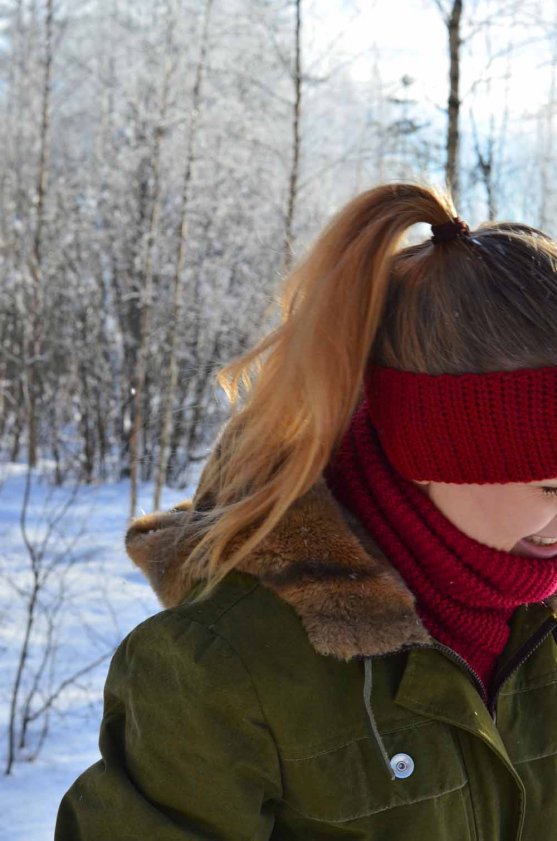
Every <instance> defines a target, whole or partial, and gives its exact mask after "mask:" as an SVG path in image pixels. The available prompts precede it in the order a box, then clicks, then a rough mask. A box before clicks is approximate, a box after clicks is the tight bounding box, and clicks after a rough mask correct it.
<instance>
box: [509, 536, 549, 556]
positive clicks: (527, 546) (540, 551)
mask: <svg viewBox="0 0 557 841" xmlns="http://www.w3.org/2000/svg"><path fill="white" fill-rule="evenodd" d="M513 555H524V556H525V557H526V558H554V557H555V556H557V543H555V544H554V545H553V546H540V545H538V544H535V543H530V542H529V541H527V540H524V538H523V539H522V540H519V541H518V543H517V544H516V545H515V547H514V549H513Z"/></svg>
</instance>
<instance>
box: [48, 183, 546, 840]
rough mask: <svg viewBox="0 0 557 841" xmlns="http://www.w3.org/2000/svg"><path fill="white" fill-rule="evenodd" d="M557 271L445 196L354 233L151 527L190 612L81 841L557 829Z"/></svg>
mask: <svg viewBox="0 0 557 841" xmlns="http://www.w3.org/2000/svg"><path fill="white" fill-rule="evenodd" d="M416 223H427V224H429V225H431V226H432V232H433V236H432V237H431V238H428V239H426V240H425V241H424V242H421V243H420V244H417V245H412V246H407V247H405V248H400V242H401V239H402V237H403V235H404V234H405V232H406V231H407V229H408V228H410V227H411V226H412V225H414V224H416ZM556 257H557V244H556V243H555V242H554V241H552V240H551V239H550V238H549V237H548V236H546V235H545V234H543V233H542V232H540V231H537V230H535V229H532V228H529V227H528V226H526V225H518V224H514V223H495V222H490V223H485V224H483V225H481V226H480V227H479V228H478V229H477V230H476V231H473V232H471V231H470V230H469V228H468V226H467V225H466V223H464V222H463V221H462V220H460V219H459V218H458V217H457V215H456V211H455V208H454V206H453V204H452V201H451V198H450V195H448V194H447V193H444V192H442V191H438V190H436V189H434V188H431V187H428V186H424V185H420V184H410V183H408V184H406V183H395V184H388V185H383V186H380V187H377V188H375V189H371V190H368V191H366V192H364V193H362V194H360V195H358V196H357V197H356V198H355V199H353V200H352V201H351V202H350V203H349V204H348V205H347V206H346V207H345V208H343V209H342V210H341V211H340V212H339V213H338V214H337V215H336V216H335V217H334V218H333V220H332V221H331V222H330V224H329V225H328V226H327V227H326V229H325V230H324V231H323V233H322V234H321V236H320V237H319V238H318V239H317V241H316V242H315V243H314V245H313V247H312V248H311V250H310V251H309V252H308V254H307V256H306V257H305V258H304V259H303V260H302V261H300V262H299V264H298V265H297V266H296V267H295V269H294V271H293V272H292V274H291V275H290V276H289V278H288V279H287V281H286V283H285V285H284V288H283V295H282V299H281V306H282V321H281V323H280V325H279V326H278V327H277V328H276V329H275V330H274V331H273V332H272V333H270V335H268V336H266V337H264V338H263V339H262V340H261V341H260V342H259V343H258V344H257V346H255V347H254V348H252V349H251V350H250V351H249V352H247V353H245V354H244V355H243V356H242V357H240V358H239V359H237V360H235V361H233V362H232V363H230V364H229V365H228V366H226V367H225V368H223V369H222V371H221V372H220V374H219V382H220V384H221V385H223V386H224V387H225V388H226V389H227V393H228V395H229V398H230V401H231V404H232V415H231V418H230V420H229V421H228V423H227V424H226V426H225V428H224V430H223V432H222V434H221V436H220V439H219V442H218V444H217V446H215V448H214V450H213V452H212V454H211V456H210V458H209V460H208V462H207V464H206V465H205V469H204V471H203V474H202V476H201V480H200V483H199V487H198V489H197V492H196V494H195V496H194V498H193V500H192V501H191V502H184V503H182V504H181V505H178V506H177V507H176V508H175V509H173V510H172V511H169V512H166V513H162V514H161V513H155V514H151V515H147V516H143V517H140V518H138V519H137V520H135V521H134V522H133V524H131V526H130V527H129V529H128V532H127V535H126V547H127V550H128V552H129V554H130V556H131V558H132V560H133V561H134V562H135V563H136V564H138V565H139V566H140V567H141V568H142V569H143V570H144V572H145V574H146V575H147V577H148V579H149V581H150V583H151V585H152V586H153V588H154V590H155V592H156V593H157V595H158V597H159V599H160V602H161V604H162V605H163V607H164V608H166V609H164V610H162V611H161V612H160V613H158V614H156V615H155V616H152V617H150V618H148V619H147V620H146V621H144V622H142V623H141V624H140V625H139V626H138V627H137V628H135V629H134V630H133V631H132V632H131V633H130V634H129V635H128V636H127V637H126V638H125V639H124V640H123V642H122V643H121V644H120V645H119V647H118V648H117V650H116V652H115V654H114V657H113V659H112V662H111V665H110V670H109V673H108V677H107V681H106V688H105V708H104V716H103V720H102V724H101V730H100V741H99V745H100V750H101V754H102V759H101V760H99V761H98V762H97V763H96V764H94V765H93V766H91V767H90V768H89V769H87V770H86V771H85V772H84V773H83V774H82V775H81V776H80V777H79V778H78V779H77V780H76V781H75V782H74V784H73V785H72V786H71V788H70V789H69V791H68V792H67V793H66V794H65V796H64V798H63V800H62V803H61V804H60V808H59V812H58V819H57V826H56V841H123V840H124V839H134V841H136V839H137V840H138V839H157V841H159V839H160V841H192V839H219V841H220V839H227V841H240V839H242V841H243V839H246V841H247V839H267V838H272V839H277V841H298V839H304V841H308V840H309V839H311V841H325V839H327V841H329V840H331V841H332V839H340V838H354V839H369V840H370V841H387V839H388V841H399V839H400V841H402V839H404V841H407V839H408V838H411V839H412V841H416V839H417V840H418V841H420V839H427V841H431V839H435V841H449V839H450V841H455V839H458V841H466V839H470V840H472V839H482V841H487V839H489V841H492V839H493V841H495V839H504V841H511V839H512V841H515V839H516V841H518V839H521V840H522V841H535V840H536V841H537V839H538V837H540V836H541V835H543V836H544V837H549V838H553V837H555V836H556V835H557V797H556V792H557V642H556V637H557V630H556V629H557V595H555V594H556V593H557V545H552V544H555V541H556V540H557V398H556V395H557V342H556V333H555V317H556V315H557V274H556V269H555V267H556V262H555V258H556ZM242 386H243V390H242ZM546 543H547V544H548V545H544V544H546Z"/></svg>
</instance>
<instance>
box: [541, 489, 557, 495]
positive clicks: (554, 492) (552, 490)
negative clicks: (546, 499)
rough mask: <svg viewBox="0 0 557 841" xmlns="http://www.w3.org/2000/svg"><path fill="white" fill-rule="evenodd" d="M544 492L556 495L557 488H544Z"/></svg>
mask: <svg viewBox="0 0 557 841" xmlns="http://www.w3.org/2000/svg"><path fill="white" fill-rule="evenodd" d="M542 493H543V494H544V496H555V494H557V488H542Z"/></svg>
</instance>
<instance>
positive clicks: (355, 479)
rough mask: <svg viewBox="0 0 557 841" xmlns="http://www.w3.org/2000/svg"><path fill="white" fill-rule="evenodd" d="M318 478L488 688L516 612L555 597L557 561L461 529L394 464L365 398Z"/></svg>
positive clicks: (429, 624) (432, 627)
mask: <svg viewBox="0 0 557 841" xmlns="http://www.w3.org/2000/svg"><path fill="white" fill-rule="evenodd" d="M324 477H325V479H326V481H327V484H328V486H329V488H330V489H331V492H332V493H333V495H334V496H335V497H336V498H337V499H338V500H339V501H340V502H341V503H342V504H343V505H345V506H346V508H348V509H349V510H350V511H352V512H353V513H354V514H356V516H357V517H358V518H359V519H360V521H361V522H362V523H363V525H364V526H365V527H366V529H367V530H368V531H369V533H370V535H371V536H372V537H373V538H374V539H375V541H376V542H377V544H378V546H379V547H380V548H381V550H382V551H383V552H384V553H385V555H386V557H387V558H388V560H389V561H390V562H391V563H392V564H393V566H395V567H396V568H397V569H398V571H399V572H400V574H401V575H402V577H403V579H404V580H405V581H406V584H407V585H408V587H409V589H410V590H411V591H412V592H413V593H414V595H415V596H416V609H417V612H418V614H419V616H420V618H421V619H422V621H423V623H424V625H425V626H426V628H427V629H428V630H429V632H430V633H431V635H432V636H433V637H434V638H435V639H437V640H439V642H441V643H443V644H444V645H448V646H449V647H450V648H452V649H453V650H454V651H456V652H457V653H458V654H460V655H461V657H464V659H465V660H466V661H467V662H468V663H469V664H470V666H471V667H472V669H474V671H476V672H477V673H478V675H479V676H480V677H481V678H482V681H483V683H484V686H485V687H489V685H490V682H491V678H492V676H493V671H494V667H495V664H496V660H497V658H498V656H499V655H500V654H501V652H502V651H503V649H504V647H505V645H506V643H507V640H508V637H509V633H510V628H509V625H508V620H509V619H510V617H511V616H512V614H513V612H514V610H515V609H516V608H517V607H518V606H519V605H521V604H526V603H529V602H537V601H541V600H543V599H544V598H547V597H548V596H550V595H552V594H553V593H555V592H557V558H555V559H549V560H547V559H546V560H539V559H533V558H526V557H524V556H522V555H513V554H511V553H510V552H506V551H501V550H498V549H493V548H491V547H490V546H487V545H486V544H483V543H480V542H479V541H477V540H474V539H473V538H470V537H468V536H467V535H466V534H464V532H462V531H460V529H458V528H457V527H456V526H455V525H453V524H452V523H451V521H450V520H448V519H447V518H446V517H445V516H444V514H442V512H441V511H440V510H439V509H438V508H437V507H436V506H435V504H434V503H433V502H432V501H431V500H430V499H429V497H427V496H426V495H425V494H424V493H423V492H422V491H420V490H419V489H418V488H417V486H416V485H414V484H413V482H412V481H411V480H409V479H406V478H404V477H403V476H402V475H401V474H400V473H398V472H397V471H396V470H395V469H394V468H393V467H392V465H391V464H390V462H389V461H388V460H387V457H386V455H385V453H384V451H383V449H382V447H381V444H380V442H379V438H378V436H377V433H376V430H375V428H374V427H373V425H372V423H371V420H370V418H369V414H368V406H367V403H366V401H365V400H364V401H363V402H362V403H361V404H360V406H359V407H358V409H357V410H356V412H355V413H354V415H353V417H352V420H351V422H350V425H349V427H348V429H347V431H346V433H345V435H344V437H343V440H342V442H341V445H340V448H339V450H338V452H337V454H336V455H335V456H334V458H333V459H332V460H331V461H330V463H329V465H328V466H327V468H326V470H325V471H324ZM486 697H487V693H486Z"/></svg>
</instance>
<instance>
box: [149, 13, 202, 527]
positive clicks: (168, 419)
mask: <svg viewBox="0 0 557 841" xmlns="http://www.w3.org/2000/svg"><path fill="white" fill-rule="evenodd" d="M212 7H213V0H206V3H205V13H204V17H203V32H202V36H201V52H200V55H199V61H198V62H197V68H196V73H195V83H194V87H193V97H192V119H191V123H190V125H189V134H188V145H187V151H186V160H185V170H184V176H183V181H182V194H181V201H180V224H179V229H178V248H177V252H176V261H175V269H174V278H173V284H172V290H173V295H172V308H171V312H172V318H171V320H170V324H169V329H168V333H167V338H166V343H165V347H166V348H167V349H168V357H167V364H166V365H165V370H166V371H168V376H167V377H165V379H164V381H163V394H162V404H161V414H162V422H161V430H160V438H159V451H158V452H159V455H158V461H157V466H156V472H155V487H154V494H153V506H154V510H155V511H157V510H159V507H160V499H161V492H162V487H163V485H164V483H165V480H166V474H167V469H168V460H169V455H170V440H171V433H172V416H173V411H172V409H173V405H174V400H175V394H176V383H177V381H178V360H177V358H176V350H177V336H178V327H179V325H180V320H181V317H182V305H183V298H184V289H183V283H182V276H183V273H184V266H185V262H186V242H187V240H186V235H187V215H188V205H189V188H190V181H191V173H192V168H193V165H194V163H195V151H194V150H195V142H196V138H197V130H198V124H199V112H200V109H201V88H202V80H203V73H204V71H205V65H206V60H207V43H208V33H209V24H210V18H211V11H212ZM194 283H195V288H196V290H197V289H198V283H199V280H198V279H197V278H196V279H195V281H194ZM196 297H197V296H196ZM194 317H195V318H196V319H197V318H198V317H199V314H198V312H194Z"/></svg>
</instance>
